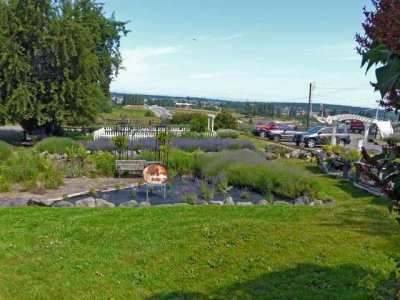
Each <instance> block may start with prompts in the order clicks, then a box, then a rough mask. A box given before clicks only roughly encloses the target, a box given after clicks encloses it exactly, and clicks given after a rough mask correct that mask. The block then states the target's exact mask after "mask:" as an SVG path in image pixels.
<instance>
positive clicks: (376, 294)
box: [148, 264, 395, 300]
mask: <svg viewBox="0 0 400 300" xmlns="http://www.w3.org/2000/svg"><path fill="white" fill-rule="evenodd" d="M394 294H395V281H394V274H393V275H390V278H388V277H386V278H385V275H383V274H382V273H377V272H376V271H372V270H365V269H362V268H359V267H356V266H353V265H343V266H339V267H335V268H329V267H322V266H319V265H314V264H301V265H298V266H296V267H294V268H290V269H286V270H283V271H279V272H269V273H264V274H263V275H261V276H259V277H257V278H255V279H253V280H246V281H243V282H238V283H235V284H233V285H231V286H228V287H226V288H223V289H217V290H210V292H209V293H207V295H206V294H202V293H198V292H184V291H176V292H172V293H160V294H154V295H152V296H151V297H149V298H148V299H149V300H156V299H161V300H163V299H175V300H178V299H179V300H184V299H185V300H186V299H197V300H206V299H207V300H208V299H387V298H391V296H393V295H394ZM381 297H382V298H381Z"/></svg>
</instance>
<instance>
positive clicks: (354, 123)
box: [348, 120, 365, 133]
mask: <svg viewBox="0 0 400 300" xmlns="http://www.w3.org/2000/svg"><path fill="white" fill-rule="evenodd" d="M348 130H349V132H354V133H363V132H364V131H365V125H364V123H363V122H361V121H358V120H350V121H349V123H348Z"/></svg>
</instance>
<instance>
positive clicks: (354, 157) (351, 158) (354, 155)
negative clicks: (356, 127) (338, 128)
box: [341, 149, 362, 163]
mask: <svg viewBox="0 0 400 300" xmlns="http://www.w3.org/2000/svg"><path fill="white" fill-rule="evenodd" d="M341 157H342V158H343V159H344V160H345V161H346V162H348V163H352V162H356V161H358V160H360V159H361V157H362V155H361V152H360V151H358V150H355V149H353V150H350V151H345V152H344V153H343V154H342V155H341Z"/></svg>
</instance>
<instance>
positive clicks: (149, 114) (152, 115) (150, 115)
mask: <svg viewBox="0 0 400 300" xmlns="http://www.w3.org/2000/svg"><path fill="white" fill-rule="evenodd" d="M144 116H145V117H151V118H154V117H155V116H156V115H155V114H154V113H153V112H152V111H151V110H148V111H146V112H145V114H144Z"/></svg>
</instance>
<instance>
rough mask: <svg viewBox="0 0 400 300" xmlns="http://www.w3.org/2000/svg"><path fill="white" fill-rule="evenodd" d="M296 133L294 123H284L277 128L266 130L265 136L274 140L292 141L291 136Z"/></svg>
mask: <svg viewBox="0 0 400 300" xmlns="http://www.w3.org/2000/svg"><path fill="white" fill-rule="evenodd" d="M297 133H298V132H297V127H296V126H295V125H291V124H285V125H282V126H281V127H280V128H279V129H275V130H268V131H267V137H268V138H269V139H270V140H273V141H274V142H280V141H281V142H293V137H294V135H295V134H297Z"/></svg>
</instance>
